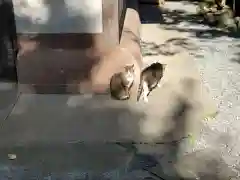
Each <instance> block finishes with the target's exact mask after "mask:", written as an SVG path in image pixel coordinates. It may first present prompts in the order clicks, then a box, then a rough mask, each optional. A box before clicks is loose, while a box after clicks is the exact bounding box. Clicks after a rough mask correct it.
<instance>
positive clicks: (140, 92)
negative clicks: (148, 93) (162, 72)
mask: <svg viewBox="0 0 240 180" xmlns="http://www.w3.org/2000/svg"><path fill="white" fill-rule="evenodd" d="M142 93H143V81H142V78H141V79H140V84H139V86H138V93H137V101H139V99H140V97H141V95H142Z"/></svg>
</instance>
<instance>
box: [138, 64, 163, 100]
mask: <svg viewBox="0 0 240 180" xmlns="http://www.w3.org/2000/svg"><path fill="white" fill-rule="evenodd" d="M163 71H164V66H163V65H162V64H161V63H158V62H156V63H153V64H151V65H150V66H148V67H146V68H145V69H144V70H143V71H142V72H141V77H140V84H139V88H138V95H137V101H139V100H140V98H143V100H144V101H145V102H148V95H149V93H150V92H151V91H152V90H153V89H154V88H156V87H160V80H161V79H162V77H163Z"/></svg>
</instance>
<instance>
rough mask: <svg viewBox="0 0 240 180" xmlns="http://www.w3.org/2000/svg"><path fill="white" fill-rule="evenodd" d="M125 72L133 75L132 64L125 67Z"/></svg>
mask: <svg viewBox="0 0 240 180" xmlns="http://www.w3.org/2000/svg"><path fill="white" fill-rule="evenodd" d="M125 72H126V73H127V74H128V73H131V74H134V64H132V65H127V66H125Z"/></svg>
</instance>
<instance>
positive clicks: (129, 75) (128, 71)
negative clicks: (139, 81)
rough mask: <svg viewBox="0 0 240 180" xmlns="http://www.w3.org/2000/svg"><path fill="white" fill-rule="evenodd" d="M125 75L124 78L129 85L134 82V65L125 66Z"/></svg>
mask: <svg viewBox="0 0 240 180" xmlns="http://www.w3.org/2000/svg"><path fill="white" fill-rule="evenodd" d="M125 73H126V78H127V80H128V81H129V83H131V82H133V81H134V74H135V71H134V64H132V65H127V66H125Z"/></svg>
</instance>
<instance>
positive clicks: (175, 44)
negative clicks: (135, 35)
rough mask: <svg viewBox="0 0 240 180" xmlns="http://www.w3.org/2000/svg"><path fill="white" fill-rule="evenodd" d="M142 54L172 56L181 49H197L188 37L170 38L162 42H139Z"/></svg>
mask: <svg viewBox="0 0 240 180" xmlns="http://www.w3.org/2000/svg"><path fill="white" fill-rule="evenodd" d="M141 50H142V55H143V57H144V56H157V55H164V56H173V55H176V54H178V53H180V52H182V51H188V52H190V53H191V52H194V51H196V50H197V47H196V45H194V43H192V42H191V41H190V40H189V39H188V38H181V37H178V38H170V39H168V40H166V41H165V42H164V43H163V44H156V43H155V42H147V41H142V42H141Z"/></svg>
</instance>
